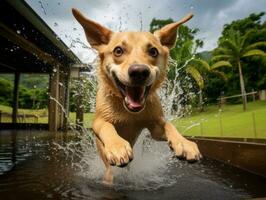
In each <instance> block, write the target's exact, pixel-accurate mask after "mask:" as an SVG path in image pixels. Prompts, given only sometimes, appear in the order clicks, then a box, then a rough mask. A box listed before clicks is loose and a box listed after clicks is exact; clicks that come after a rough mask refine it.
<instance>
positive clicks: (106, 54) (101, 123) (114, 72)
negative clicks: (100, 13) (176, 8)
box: [72, 9, 201, 184]
mask: <svg viewBox="0 0 266 200" xmlns="http://www.w3.org/2000/svg"><path fill="white" fill-rule="evenodd" d="M72 12H73V15H74V17H75V18H76V19H77V21H78V22H79V23H80V24H81V25H82V27H83V28H84V31H85V34H86V38H87V40H88V42H89V43H90V45H91V46H92V48H94V49H96V50H97V51H98V54H99V58H100V63H99V66H98V69H97V71H98V83H99V86H98V91H97V96H96V112H95V118H94V121H93V124H92V129H93V131H94V134H95V136H96V143H97V147H98V150H99V153H100V156H101V158H102V160H103V162H104V164H105V166H106V172H105V176H104V182H105V183H107V184H112V182H113V174H112V170H111V166H119V167H124V166H126V165H127V164H128V163H129V162H130V161H131V160H132V159H133V151H132V148H133V145H134V143H135V141H136V139H137V138H138V136H139V134H140V133H141V131H142V130H143V129H144V128H147V129H148V130H149V131H150V134H151V136H152V138H154V139H155V140H161V141H167V142H168V145H169V146H170V148H171V149H172V150H173V151H174V152H175V155H176V156H177V157H178V158H181V159H185V160H188V161H189V162H193V161H197V160H199V159H200V158H201V154H200V152H199V149H198V147H197V145H196V143H194V142H191V141H189V140H187V139H186V138H184V137H183V136H182V135H181V134H180V133H179V132H178V131H177V130H176V128H175V127H174V126H173V125H172V124H171V123H170V122H167V121H165V119H164V115H163V110H162V106H161V103H160V100H159V97H158V95H157V94H156V90H157V89H158V88H159V87H160V85H161V84H162V82H163V81H164V79H165V78H166V75H167V68H168V65H167V64H168V56H169V51H170V49H171V48H172V47H174V45H175V40H176V37H177V28H178V26H180V25H181V24H183V23H185V22H186V21H188V20H189V19H190V18H192V15H188V16H187V17H185V18H183V19H182V20H181V21H179V22H176V23H172V24H169V25H166V26H164V27H163V28H161V29H160V30H157V31H155V32H154V33H150V32H112V31H111V30H109V29H108V28H106V27H104V26H102V25H100V24H98V23H96V22H94V21H92V20H90V19H87V18H86V17H85V16H84V15H82V14H81V13H80V12H79V11H78V10H77V9H72Z"/></svg>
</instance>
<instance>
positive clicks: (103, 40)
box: [72, 8, 112, 49]
mask: <svg viewBox="0 0 266 200" xmlns="http://www.w3.org/2000/svg"><path fill="white" fill-rule="evenodd" d="M72 13H73V15H74V17H75V18H76V19H77V21H78V22H79V23H80V24H81V26H82V27H83V28H84V31H85V33H86V37H87V40H88V42H89V43H90V45H91V46H92V47H93V48H95V49H98V47H99V46H100V45H102V44H108V42H109V41H110V38H111V35H112V31H111V30H109V29H108V28H105V27H103V26H102V25H100V24H98V23H97V22H94V21H92V20H89V19H87V18H86V17H85V16H84V15H82V14H81V12H79V11H78V10H77V9H75V8H72Z"/></svg>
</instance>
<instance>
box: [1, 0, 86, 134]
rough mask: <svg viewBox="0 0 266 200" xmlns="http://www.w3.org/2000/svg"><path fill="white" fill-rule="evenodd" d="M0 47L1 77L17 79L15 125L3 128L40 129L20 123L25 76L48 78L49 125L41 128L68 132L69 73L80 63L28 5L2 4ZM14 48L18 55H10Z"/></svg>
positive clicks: (8, 1) (10, 0) (12, 0)
mask: <svg viewBox="0 0 266 200" xmlns="http://www.w3.org/2000/svg"><path fill="white" fill-rule="evenodd" d="M0 43H1V47H0V51H1V52H0V73H9V74H10V73H12V74H14V75H15V78H14V91H13V106H12V107H13V111H12V123H11V124H10V123H0V128H8V127H16V128H23V127H25V126H27V127H28V126H37V127H38V126H41V125H40V124H39V125H38V124H21V123H19V122H18V121H17V115H18V100H19V95H18V84H19V79H20V75H21V74H22V73H38V74H40V73H44V74H49V77H50V80H49V95H50V97H51V98H50V99H49V105H48V112H49V114H48V124H46V125H42V127H44V128H47V129H49V130H50V131H56V130H58V129H62V128H66V125H67V118H66V116H67V115H68V99H69V80H70V72H71V68H72V66H74V65H75V66H77V65H82V63H81V61H80V60H79V59H78V58H77V57H76V55H74V53H73V52H72V51H70V50H69V48H68V47H67V46H66V45H65V44H64V43H63V42H62V41H61V40H60V38H59V37H57V35H56V34H55V33H54V32H53V31H52V30H51V28H49V26H48V25H47V24H46V23H45V22H44V21H43V20H42V19H41V18H40V17H39V16H38V15H37V14H36V13H35V12H34V11H33V9H32V8H31V7H30V6H28V4H27V3H26V2H25V1H17V0H2V1H0ZM14 47H16V51H11V49H12V48H14ZM64 111H65V112H64Z"/></svg>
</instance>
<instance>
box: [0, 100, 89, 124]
mask: <svg viewBox="0 0 266 200" xmlns="http://www.w3.org/2000/svg"><path fill="white" fill-rule="evenodd" d="M0 111H2V113H9V114H11V113H12V108H11V107H9V106H4V105H0ZM18 113H19V114H35V115H38V116H39V118H38V123H44V124H45V123H48V110H47V109H36V110H31V109H18ZM92 118H93V114H92V113H85V114H84V124H85V127H90V126H91V121H92ZM69 120H70V122H71V123H74V122H75V120H76V113H75V112H70V113H69ZM11 121H12V118H11V116H10V117H2V122H11ZM24 122H26V123H34V118H26V119H25V121H24Z"/></svg>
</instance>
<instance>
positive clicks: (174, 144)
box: [149, 120, 201, 161]
mask: <svg viewBox="0 0 266 200" xmlns="http://www.w3.org/2000/svg"><path fill="white" fill-rule="evenodd" d="M154 124H155V125H153V126H151V127H149V130H150V132H151V135H152V137H153V138H154V139H156V140H165V141H167V142H168V145H169V146H170V148H171V149H172V150H173V151H174V152H175V154H176V156H177V157H178V158H185V159H186V160H188V161H195V160H199V159H200V158H201V154H200V152H199V149H198V146H197V144H196V143H195V142H192V141H189V140H187V139H186V138H184V137H183V136H182V135H181V134H180V133H179V132H178V131H177V130H176V128H175V127H174V125H172V124H171V123H170V122H164V121H161V120H160V121H158V122H157V123H156V122H155V123H154Z"/></svg>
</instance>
